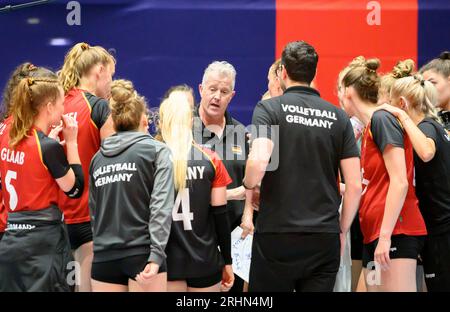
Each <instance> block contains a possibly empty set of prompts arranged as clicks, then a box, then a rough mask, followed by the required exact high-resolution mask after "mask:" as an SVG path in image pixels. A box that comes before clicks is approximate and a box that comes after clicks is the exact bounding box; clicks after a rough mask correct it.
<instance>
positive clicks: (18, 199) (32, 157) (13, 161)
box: [0, 68, 84, 291]
mask: <svg viewBox="0 0 450 312" xmlns="http://www.w3.org/2000/svg"><path fill="white" fill-rule="evenodd" d="M63 102H64V96H63V89H62V86H61V84H60V83H59V81H58V79H57V76H56V75H55V74H54V73H52V72H50V71H48V70H46V69H43V68H39V69H37V71H36V74H35V75H33V78H31V77H28V78H24V79H22V80H21V81H20V83H19V85H18V86H17V88H16V90H15V92H14V96H13V99H12V102H11V106H10V107H11V119H10V122H9V123H8V124H6V127H4V128H3V131H2V135H1V136H0V157H1V160H2V161H1V163H0V175H1V177H2V196H3V200H4V204H5V208H6V209H7V211H8V227H7V230H6V232H5V235H4V237H3V239H2V241H1V242H0V291H68V290H69V281H68V279H67V273H68V272H67V271H66V270H67V269H68V267H67V265H68V262H69V261H70V259H71V253H70V246H69V241H68V238H67V232H66V229H65V226H64V224H63V223H62V213H61V211H60V210H59V209H58V206H57V203H58V194H59V190H60V189H61V190H62V191H63V192H64V193H65V196H68V197H71V198H77V197H80V196H81V194H82V192H83V183H84V182H83V172H82V170H81V165H80V158H79V156H78V148H77V143H76V139H77V131H78V129H77V124H76V122H75V120H74V119H73V118H71V117H70V116H63V112H64V104H63ZM61 119H62V120H63V124H64V127H63V130H62V131H63V135H64V139H65V141H66V147H67V158H66V155H65V154H64V150H63V148H62V146H61V145H60V144H59V143H58V142H57V141H55V140H53V139H50V138H49V137H48V136H47V133H49V131H50V129H51V127H52V126H53V125H56V124H59V123H60V122H61Z"/></svg>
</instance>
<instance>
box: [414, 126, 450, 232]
mask: <svg viewBox="0 0 450 312" xmlns="http://www.w3.org/2000/svg"><path fill="white" fill-rule="evenodd" d="M418 127H419V129H420V130H421V131H422V132H423V133H424V134H425V135H426V136H427V137H428V138H430V139H432V140H433V141H434V144H435V146H436V154H435V155H434V157H433V159H432V160H430V161H429V162H426V163H425V162H423V161H422V160H421V159H420V158H419V156H417V154H415V153H414V164H415V168H416V194H417V198H418V199H419V208H420V211H421V212H422V215H423V218H424V220H425V224H426V226H427V229H428V233H429V234H430V235H433V234H442V233H447V232H449V231H450V134H449V133H447V132H446V131H445V129H444V128H443V127H442V125H440V124H439V123H437V122H436V121H435V120H433V119H431V118H425V119H424V120H422V121H421V122H420V123H419V125H418Z"/></svg>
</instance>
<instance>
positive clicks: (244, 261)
mask: <svg viewBox="0 0 450 312" xmlns="http://www.w3.org/2000/svg"><path fill="white" fill-rule="evenodd" d="M241 234H242V228H241V227H239V226H238V227H236V228H235V229H234V230H233V232H231V256H232V257H233V272H234V273H235V274H236V275H238V276H239V277H240V278H242V279H243V280H244V281H246V282H247V283H248V280H249V274H250V262H251V260H252V243H253V235H247V237H246V238H245V239H242V238H241Z"/></svg>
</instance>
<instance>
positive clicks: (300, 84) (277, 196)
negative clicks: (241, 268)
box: [243, 41, 361, 291]
mask: <svg viewBox="0 0 450 312" xmlns="http://www.w3.org/2000/svg"><path fill="white" fill-rule="evenodd" d="M317 61H318V56H317V54H316V52H315V50H314V48H313V47H312V46H310V45H309V44H307V43H305V42H303V41H298V42H292V43H289V44H288V45H287V46H286V48H285V49H284V51H283V54H282V59H281V63H282V69H281V79H282V80H283V82H284V83H285V85H286V87H287V89H286V91H285V93H284V94H283V95H282V96H280V97H276V98H272V99H269V100H265V101H261V102H259V103H258V104H257V106H256V108H255V111H254V113H253V125H254V126H255V127H257V128H256V131H255V134H253V133H252V137H254V138H255V140H254V141H253V143H252V144H253V145H252V150H251V152H250V155H249V160H248V161H247V167H246V174H245V180H244V183H243V184H244V187H246V188H247V189H253V188H254V187H255V186H256V185H257V184H258V183H259V182H260V181H261V179H262V184H261V195H260V208H259V214H258V220H257V223H256V233H255V236H254V239H253V250H252V262H251V268H250V282H249V290H250V291H293V290H294V289H295V290H296V291H332V290H333V286H334V282H335V278H336V273H337V271H338V268H339V261H340V240H339V234H340V233H341V232H342V235H341V242H342V243H343V242H344V239H345V238H344V237H345V235H346V234H347V231H348V230H349V228H350V225H351V223H352V220H353V218H354V216H355V214H356V211H357V208H358V202H359V198H360V194H361V183H360V170H359V158H358V156H359V152H358V149H357V146H356V142H355V137H354V135H353V129H352V126H351V123H350V120H349V119H348V117H347V116H346V114H345V113H344V112H343V111H342V110H341V109H339V108H337V107H335V106H334V105H332V104H330V103H328V102H326V101H324V100H322V99H321V98H320V96H319V93H318V92H317V91H316V90H314V89H312V88H310V87H309V85H310V83H311V81H312V80H313V78H314V75H315V72H316V66H317ZM269 159H270V160H271V162H270V164H269ZM277 162H278V166H273V165H274V164H276V163H277ZM339 167H340V169H341V171H342V174H343V176H344V178H345V181H346V191H345V197H344V204H343V215H342V221H341V223H339V212H338V210H339V205H340V202H341V197H340V194H339V181H338V180H339V178H338V170H339ZM266 168H267V170H271V171H267V172H266ZM246 224H251V212H250V213H248V209H247V207H246V211H245V213H244V216H243V225H244V227H247V226H246ZM342 245H343V244H342Z"/></svg>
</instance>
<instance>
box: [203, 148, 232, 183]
mask: <svg viewBox="0 0 450 312" xmlns="http://www.w3.org/2000/svg"><path fill="white" fill-rule="evenodd" d="M203 150H204V151H205V153H206V154H208V156H209V158H210V160H211V162H212V163H213V165H214V169H215V170H216V175H215V176H214V180H213V182H212V187H213V188H215V187H223V186H227V185H228V184H230V183H231V182H233V180H232V179H231V178H230V176H229V175H228V171H227V169H226V168H225V166H224V165H223V162H222V160H220V157H219V155H217V154H216V153H215V152H213V151H211V150H209V149H206V148H203Z"/></svg>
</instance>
